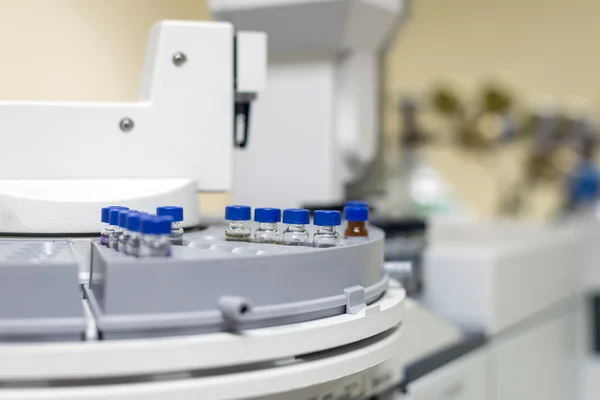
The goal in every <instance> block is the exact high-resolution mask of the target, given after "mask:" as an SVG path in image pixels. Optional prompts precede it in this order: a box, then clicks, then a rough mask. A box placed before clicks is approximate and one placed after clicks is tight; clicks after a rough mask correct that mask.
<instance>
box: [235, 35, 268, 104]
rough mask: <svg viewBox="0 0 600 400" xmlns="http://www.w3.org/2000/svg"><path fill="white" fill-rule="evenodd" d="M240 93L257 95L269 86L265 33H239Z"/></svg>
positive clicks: (238, 67)
mask: <svg viewBox="0 0 600 400" xmlns="http://www.w3.org/2000/svg"><path fill="white" fill-rule="evenodd" d="M236 63H237V80H236V89H237V92H238V93H257V92H262V91H264V90H265V87H266V85H267V35H266V34H264V33H263V32H238V33H237V60H236Z"/></svg>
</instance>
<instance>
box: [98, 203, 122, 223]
mask: <svg viewBox="0 0 600 400" xmlns="http://www.w3.org/2000/svg"><path fill="white" fill-rule="evenodd" d="M126 208H127V207H122V206H108V207H102V218H101V220H102V222H104V223H108V221H109V216H108V213H109V212H110V210H124V209H126Z"/></svg>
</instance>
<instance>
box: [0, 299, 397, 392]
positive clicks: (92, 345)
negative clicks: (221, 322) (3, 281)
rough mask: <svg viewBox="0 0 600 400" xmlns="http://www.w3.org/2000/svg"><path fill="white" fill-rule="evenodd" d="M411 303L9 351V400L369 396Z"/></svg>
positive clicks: (0, 354) (1, 352)
mask: <svg viewBox="0 0 600 400" xmlns="http://www.w3.org/2000/svg"><path fill="white" fill-rule="evenodd" d="M404 301H405V293H404V290H403V289H401V288H398V287H392V288H390V290H389V291H388V292H387V293H386V294H385V295H384V297H383V298H382V299H380V300H379V301H377V302H376V303H374V304H372V305H370V306H368V307H367V308H365V309H364V310H362V311H361V312H360V313H359V314H357V315H350V314H345V315H340V316H336V317H331V318H325V319H322V320H316V321H311V322H305V323H300V324H291V325H285V326H279V327H272V328H262V329H254V330H249V331H245V332H243V333H240V334H228V333H219V334H207V335H197V336H182V337H174V338H161V339H139V340H120V341H90V339H91V338H88V341H86V342H72V343H54V344H53V343H45V344H6V345H0V359H2V363H0V387H4V388H5V389H0V400H8V399H10V400H14V399H29V400H32V399H40V398H44V399H53V400H67V399H94V400H112V399H114V400H117V399H124V398H127V399H132V400H158V399H161V400H162V399H165V398H176V399H190V400H191V399H194V400H196V399H198V398H202V399H203V400H204V399H206V400H208V399H232V400H233V399H247V398H261V399H262V398H265V397H266V396H270V395H277V398H282V399H286V398H289V399H298V398H303V397H304V396H305V391H314V390H316V388H318V387H319V386H315V385H325V387H321V389H319V390H326V391H332V390H333V391H343V390H352V391H353V393H369V391H370V390H371V389H370V387H367V386H366V385H367V383H368V382H371V379H366V378H365V373H367V372H368V371H371V370H372V369H373V367H374V366H376V365H378V364H381V363H382V362H384V361H385V360H386V359H387V358H388V357H389V354H390V353H392V352H393V349H394V348H395V347H397V346H398V343H401V335H400V333H401V330H400V329H399V328H398V326H399V324H400V323H401V321H402V319H403V316H404ZM91 328H92V327H91ZM93 331H94V330H93V329H90V332H93ZM340 340H346V342H352V344H349V345H346V346H342V347H338V346H337V345H336V343H339V342H341V341H340ZM354 375H356V376H357V377H358V378H357V380H351V383H352V382H353V383H352V385H350V386H348V377H351V376H354ZM115 378H117V379H115ZM337 381H339V382H341V383H340V385H341V386H339V385H337V384H336V383H335V382H337ZM58 382H60V385H61V386H62V387H54V386H56V383H58ZM11 387H12V388H11ZM300 390H301V391H302V396H301V397H298V396H299V393H298V392H297V391H300ZM284 393H288V394H285V395H284ZM285 396H288V397H285ZM307 398H310V396H307Z"/></svg>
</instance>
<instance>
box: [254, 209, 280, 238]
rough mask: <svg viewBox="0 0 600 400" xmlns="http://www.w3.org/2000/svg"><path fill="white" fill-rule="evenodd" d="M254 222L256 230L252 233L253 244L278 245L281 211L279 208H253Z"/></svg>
mask: <svg viewBox="0 0 600 400" xmlns="http://www.w3.org/2000/svg"><path fill="white" fill-rule="evenodd" d="M254 221H255V222H258V228H256V230H255V231H254V242H255V243H280V242H281V231H280V230H279V223H280V222H281V209H279V208H255V209H254Z"/></svg>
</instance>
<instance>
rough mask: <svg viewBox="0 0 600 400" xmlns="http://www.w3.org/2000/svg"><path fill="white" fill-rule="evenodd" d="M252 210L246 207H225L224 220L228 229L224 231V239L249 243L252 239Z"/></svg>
mask: <svg viewBox="0 0 600 400" xmlns="http://www.w3.org/2000/svg"><path fill="white" fill-rule="evenodd" d="M251 215H252V209H251V208H250V207H248V206H227V207H226V208H225V220H227V221H228V222H229V227H228V228H227V230H226V231H225V238H226V239H227V240H231V241H238V242H249V241H250V240H251V238H252V228H251V227H250V219H251Z"/></svg>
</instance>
